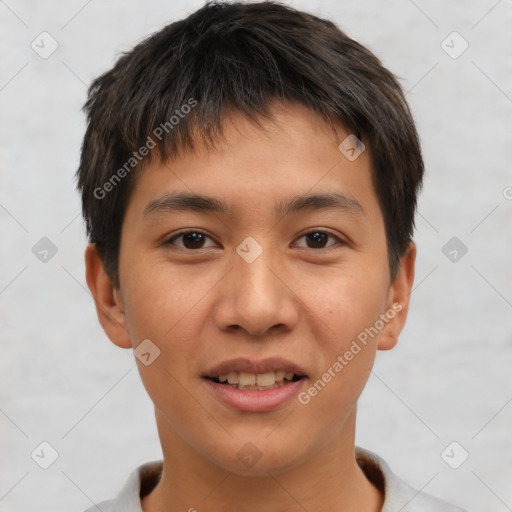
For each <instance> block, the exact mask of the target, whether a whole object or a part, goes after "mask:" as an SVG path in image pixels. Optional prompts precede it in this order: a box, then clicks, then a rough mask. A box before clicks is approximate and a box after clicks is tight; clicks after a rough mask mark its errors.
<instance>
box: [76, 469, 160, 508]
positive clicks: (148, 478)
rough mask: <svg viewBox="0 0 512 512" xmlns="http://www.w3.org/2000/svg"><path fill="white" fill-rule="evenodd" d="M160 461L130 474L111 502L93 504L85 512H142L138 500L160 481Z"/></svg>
mask: <svg viewBox="0 0 512 512" xmlns="http://www.w3.org/2000/svg"><path fill="white" fill-rule="evenodd" d="M162 467H163V464H162V461H154V462H148V463H146V464H143V465H142V466H139V467H138V468H136V469H135V470H134V471H132V472H131V473H130V476H129V477H128V479H127V480H126V483H125V484H124V486H123V488H122V489H121V491H120V492H119V494H118V495H117V496H116V497H115V498H114V499H112V500H107V501H102V502H101V503H95V504H94V505H93V506H92V507H90V508H88V509H87V510H86V511H85V512H97V511H98V509H99V510H101V511H102V512H142V508H141V504H140V498H141V495H142V496H144V495H146V494H148V493H149V492H151V490H152V489H153V487H155V485H156V484H157V483H158V481H159V480H160V476H161V474H162Z"/></svg>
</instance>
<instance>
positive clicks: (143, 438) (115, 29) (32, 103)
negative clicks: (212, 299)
mask: <svg viewBox="0 0 512 512" xmlns="http://www.w3.org/2000/svg"><path fill="white" fill-rule="evenodd" d="M292 4H293V5H294V6H296V7H299V8H304V9H307V10H310V11H312V12H315V13H317V14H320V15H323V16H327V17H330V18H333V19H334V20H335V21H336V22H337V23H338V24H339V25H340V26H341V27H342V28H343V29H344V30H346V31H347V32H348V34H349V35H351V36H352V37H354V38H356V39H358V40H359V41H361V42H362V43H364V44H366V45H367V46H369V47H370V48H371V49H372V50H373V51H374V52H375V53H376V54H377V55H378V56H379V57H380V58H381V59H382V61H383V62H384V64H385V65H387V66H388V67H389V68H390V69H391V70H392V71H393V72H395V73H396V74H397V75H398V76H399V77H400V78H401V83H402V84H403V87H404V89H405V90H406V91H408V92H407V98H408V100H409V102H410V105H411V107H412V110H413V112H414V115H415V119H416V121H417V125H418V129H419V132H420V134H421V139H422V145H423V149H424V156H425V161H426V167H427V176H426V181H425V187H424V191H423V193H422V195H421V199H420V203H419V214H418V218H417V233H416V241H417V243H418V247H419V258H418V263H417V277H416V284H415V289H414V292H413V295H412V309H411V312H410V317H409V321H408V325H407V327H406V329H405V332H404V333H403V335H402V337H401V340H400V343H399V345H398V346H397V347H396V348H395V349H394V350H392V351H390V352H381V353H379V354H378V358H377V362H376V365H375V368H374V373H373V374H372V376H371V378H370V381H369V383H368V386H367V388H366V390H365V391H364V393H363V396H362V398H361V401H360V405H359V419H358V435H357V443H358V444H359V445H361V446H363V447H366V448H369V449H371V450H374V451H375V452H377V453H379V454H380V455H382V456H383V457H384V458H385V459H386V460H387V461H388V463H389V464H390V465H391V467H392V469H393V470H394V471H395V472H396V473H397V474H399V475H401V476H402V477H404V478H406V479H407V480H408V481H409V483H410V484H412V485H413V486H415V487H417V488H424V490H425V491H427V492H430V493H432V494H436V495H439V496H441V497H444V498H445V499H447V500H449V501H452V502H455V503H457V504H459V505H461V506H464V507H467V508H468V509H470V510H484V511H496V512H502V511H503V512H504V511H506V510H512V487H511V486H510V482H511V480H512V449H511V448H512V438H511V432H512V428H511V427H512V403H511V401H512V379H511V378H510V376H511V373H512V372H511V368H512V348H511V344H510V342H511V331H512V328H511V321H510V320H511V309H512V290H511V286H510V285H511V273H512V265H511V264H510V254H511V247H512V230H511V229H510V213H511V209H512V200H510V199H511V197H512V188H511V187H512V175H511V173H510V163H511V162H512V144H511V120H512V85H511V76H512V75H511V71H512V54H511V52H510V48H512V30H511V29H510V27H511V26H512V2H511V1H510V0H501V1H497V0H489V1H478V2H476V1H473V2H462V1H432V2H426V1H420V0H415V2H413V1H407V0H402V1H397V0H395V1H389V0H388V1H377V0H372V1H365V2H356V1H335V0H330V1H328V0H325V1H320V0H317V1H312V0H308V1H295V2H293V3H292ZM200 5H202V2H199V1H194V2H183V1H182V2H179V1H174V2H169V1H163V0H162V1H151V2H142V1H141V0H139V1H136V0H130V1H124V2H122V3H120V2H113V1H110V0H109V1H99V0H92V1H89V2H85V1H83V0H76V1H68V2H57V1H41V2H35V1H34V2H29V1H15V0H6V1H0V20H1V26H0V34H1V39H0V45H1V47H0V52H1V56H2V59H1V69H0V71H1V75H0V109H1V110H0V114H1V119H2V122H1V125H0V130H1V138H0V151H1V155H0V156H1V178H0V180H1V182H0V185H1V198H0V222H1V230H2V236H1V241H2V243H1V254H0V256H1V265H0V307H1V315H2V316H1V318H2V322H1V334H2V356H1V367H0V372H1V384H2V388H1V404H0V422H1V432H2V435H1V441H0V443H1V454H2V455H1V460H2V464H1V465H0V467H1V480H0V509H1V510H5V511H20V512H21V511H34V510H52V511H55V512H58V511H71V510H76V511H81V510H83V509H85V508H86V507H88V506H91V503H92V502H98V501H100V500H102V499H106V498H111V497H113V496H114V495H115V494H116V493H117V491H118V490H119V488H120V487H121V485H122V483H123V482H124V480H125V479H126V477H127V475H128V473H129V472H130V471H131V470H132V469H134V468H135V467H136V466H137V465H139V464H141V463H143V462H146V461H149V460H152V459H158V458H160V456H161V452H160V447H159V442H158V438H157V433H156V428H155V426H154V419H153V409H152V405H151V402H150V401H149V399H148V397H147V396H146V394H145V391H144V390H143V388H142V385H141V383H140V379H139V377H138V374H137V370H136V367H135V363H134V359H133V355H132V353H131V351H123V350H121V349H118V348H116V347H114V345H112V344H111V343H110V342H109V341H108V340H107V338H106V336H105V335H104V333H103V331H102V330H101V328H100V326H99V324H98V322H97V319H96V314H95V311H94V307H93V301H92V299H91V296H90V294H89V292H88V290H87V287H86V285H85V279H84V264H83V250H84V248H85V244H86V239H85V235H84V227H83V224H82V220H81V217H80V204H79V197H78V194H77V193H76V191H75V188H74V186H75V184H74V178H73V174H74V172H75V170H76V167H77V162H78V157H79V150H80V144H81V138H82V136H83V130H84V118H83V115H82V114H81V112H80V108H81V106H82V104H83V102H84V100H85V94H86V87H87V85H88V84H89V83H90V82H91V80H92V79H93V78H94V77H96V76H97V75H98V74H100V73H101V72H103V71H105V70H106V69H107V68H109V67H111V66H112V65H113V63H114V61H115V59H116V57H117V56H119V54H120V52H122V51H127V50H129V49H130V48H131V47H132V46H133V44H134V43H136V42H138V41H139V40H141V38H143V37H144V36H146V35H148V34H149V33H151V32H153V31H155V30H157V29H159V28H160V27H162V26H163V25H164V24H166V23H167V22H169V21H171V20H175V19H178V18H180V17H183V16H184V15H185V14H187V13H190V12H191V11H193V10H194V9H195V8H197V7H199V6H200ZM42 31H47V32H49V33H50V34H51V36H52V37H53V38H54V39H55V40H56V41H57V42H58V45H59V46H58V49H57V50H56V51H55V53H53V54H52V55H51V56H49V57H48V58H47V59H43V58H41V57H40V56H39V55H38V54H37V53H36V52H35V51H34V50H33V49H32V48H31V42H32V41H34V40H35V44H39V46H42V44H43V43H41V37H39V34H40V33H41V32H42ZM453 31H457V32H458V33H460V35H461V36H462V37H463V38H464V39H465V40H466V41H467V42H468V43H469V48H468V49H467V50H466V51H465V52H464V53H463V54H461V55H460V56H458V58H452V57H451V56H449V55H448V54H447V53H446V51H445V50H444V49H443V46H444V48H445V49H448V50H449V51H451V52H452V54H453V53H459V52H460V50H461V49H462V48H463V46H462V44H463V42H462V41H461V40H457V39H456V37H457V36H451V37H449V38H448V39H446V38H447V36H449V34H451V33H452V32H453ZM454 37H455V39H454ZM445 40H446V42H445V43H442V42H443V41H445ZM44 44H45V48H46V49H48V48H50V46H49V40H46V42H45V43H44ZM449 46H451V47H452V48H451V49H450V48H449ZM507 187H508V188H507ZM43 237H48V238H49V239H50V240H51V241H52V243H53V244H54V245H55V246H56V248H57V253H56V254H55V255H53V257H51V252H50V253H48V255H47V260H48V261H46V262H42V261H40V260H39V259H38V257H36V255H34V254H33V252H32V248H33V246H34V245H35V244H36V243H37V242H38V241H39V240H40V239H41V238H43ZM452 237H457V238H458V239H459V240H460V242H457V243H459V245H460V243H463V244H464V245H465V246H466V247H467V249H468V252H467V254H465V255H464V256H461V255H462V252H461V251H460V248H459V252H458V253H457V256H458V259H457V261H455V262H453V261H451V260H450V259H449V257H447V256H446V255H445V254H444V253H443V252H442V248H443V247H444V246H445V244H446V243H447V242H448V241H449V240H450V239H451V238H452ZM41 243H42V242H41ZM36 247H38V246H36ZM39 250H41V249H39ZM449 250H453V248H451V247H449V248H448V250H445V252H447V253H448V252H449ZM35 252H36V253H37V251H35ZM39 256H40V257H42V255H39ZM448 256H450V254H448ZM450 257H451V258H453V253H452V255H451V256H450ZM42 441H47V442H49V443H50V444H51V445H52V446H53V447H54V449H55V450H56V451H57V452H58V455H59V456H58V458H57V460H56V461H55V462H54V463H53V464H52V465H51V466H50V467H49V468H48V469H46V470H45V469H42V468H41V467H39V465H38V464H36V462H34V460H33V459H32V458H31V455H30V454H31V453H32V452H33V450H34V449H36V447H38V445H39V444H40V443H41V442H42ZM453 441H456V442H457V443H459V445H460V447H459V445H457V446H455V448H454V449H453V451H451V449H449V450H448V452H447V454H448V457H446V456H445V458H444V459H443V457H442V456H441V453H442V452H443V450H444V449H445V448H446V447H447V446H448V445H449V444H450V443H452V442H453ZM461 447H463V448H461ZM462 449H464V450H466V451H467V452H468V453H469V458H468V459H467V460H466V461H465V462H464V463H463V464H462V465H460V467H458V469H452V468H451V467H450V466H449V465H448V464H447V462H446V461H449V462H450V463H451V464H452V465H457V464H459V463H460V461H461V460H462V458H461V457H462V455H463V452H462ZM45 450H46V451H45ZM36 453H39V454H40V457H39V459H37V457H35V456H34V458H36V459H37V460H38V462H39V463H44V462H45V460H43V459H45V458H46V462H48V461H49V460H50V459H49V458H48V457H50V455H49V454H50V452H49V450H48V448H46V449H43V453H44V456H41V448H39V449H38V450H36Z"/></svg>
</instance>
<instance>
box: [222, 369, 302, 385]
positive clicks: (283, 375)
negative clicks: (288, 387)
mask: <svg viewBox="0 0 512 512" xmlns="http://www.w3.org/2000/svg"><path fill="white" fill-rule="evenodd" d="M294 375H295V374H294V373H293V372H285V371H284V370H276V371H275V372H267V373H248V372H239V373H238V372H230V373H228V374H223V375H219V377H218V379H219V381H220V382H223V383H226V382H227V383H228V384H230V385H231V386H232V387H235V388H238V389H248V390H249V389H268V388H271V387H280V385H284V384H283V380H287V381H291V380H292V379H293V377H294Z"/></svg>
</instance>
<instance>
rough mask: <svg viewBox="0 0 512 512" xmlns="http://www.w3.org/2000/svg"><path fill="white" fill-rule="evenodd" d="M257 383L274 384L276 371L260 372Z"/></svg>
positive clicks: (262, 384)
mask: <svg viewBox="0 0 512 512" xmlns="http://www.w3.org/2000/svg"><path fill="white" fill-rule="evenodd" d="M256 383H257V384H258V386H273V385H274V384H275V383H276V375H275V373H274V372H269V373H258V375H256Z"/></svg>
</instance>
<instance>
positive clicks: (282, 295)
mask: <svg viewBox="0 0 512 512" xmlns="http://www.w3.org/2000/svg"><path fill="white" fill-rule="evenodd" d="M233 263H234V265H233V267H232V270H231V271H230V272H229V273H228V275H227V276H226V278H225V279H224V280H223V286H222V291H221V293H220V295H219V297H218V300H217V303H216V305H215V309H214V311H215V312H214V321H215V324H216V325H217V327H218V328H219V329H221V330H223V331H241V332H243V333H245V334H248V335H251V336H258V337H264V336H265V335H275V334H278V333H284V332H289V331H291V330H292V329H293V328H294V327H295V326H296V324H297V322H298V320H299V313H300V301H299V300H298V297H297V296H296V295H295V294H294V293H293V291H292V289H291V285H292V283H291V282H290V281H291V276H290V275H289V274H287V273H286V272H284V270H283V269H282V268H280V266H279V265H278V262H276V260H275V259H274V260H271V258H270V257H269V255H268V251H264V252H263V253H262V254H261V255H260V256H259V257H258V258H257V259H256V260H254V261H252V262H251V263H249V262H247V261H245V260H244V259H243V258H241V257H239V256H238V255H235V257H234V259H233Z"/></svg>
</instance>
